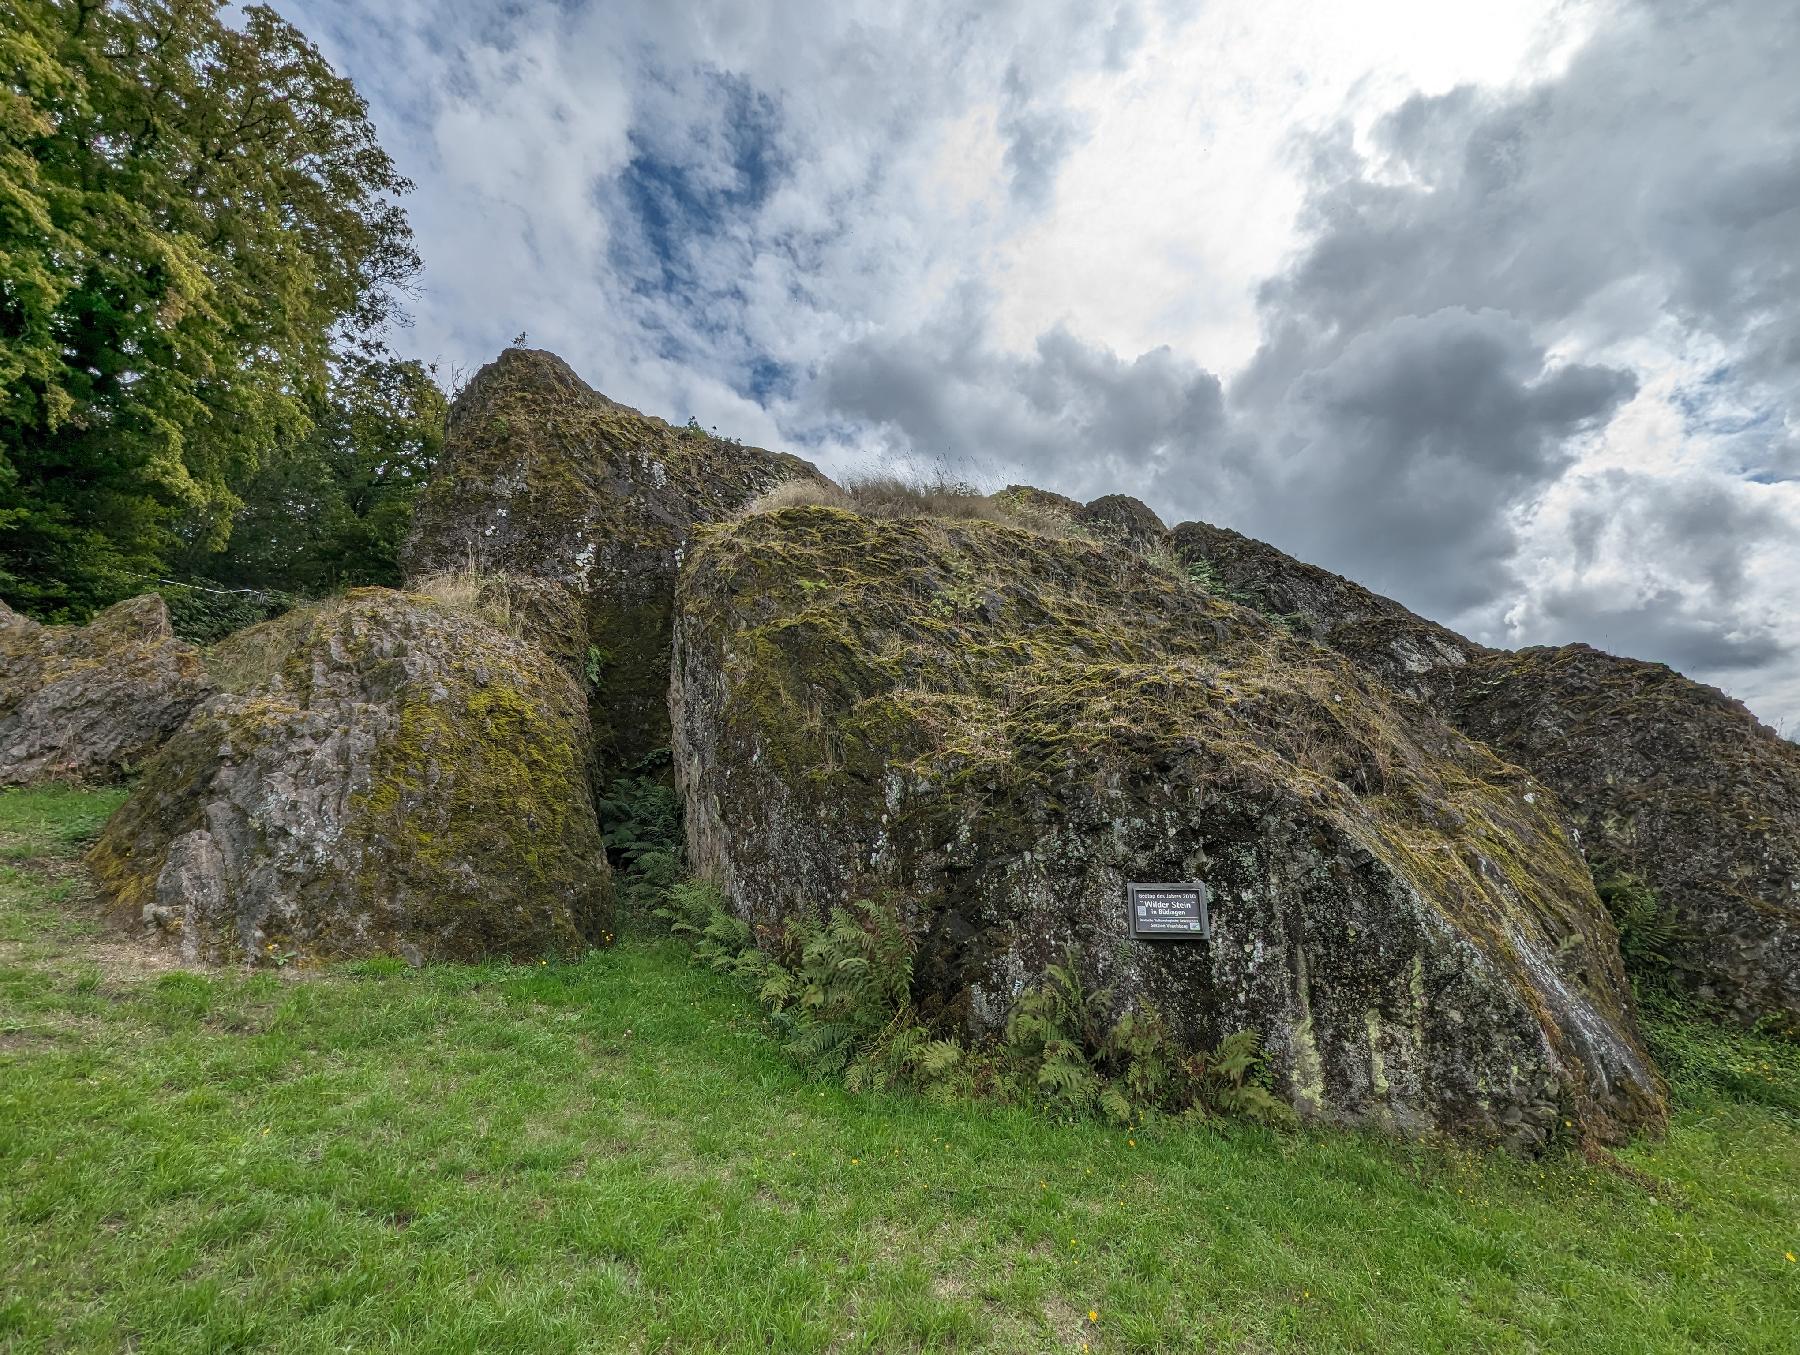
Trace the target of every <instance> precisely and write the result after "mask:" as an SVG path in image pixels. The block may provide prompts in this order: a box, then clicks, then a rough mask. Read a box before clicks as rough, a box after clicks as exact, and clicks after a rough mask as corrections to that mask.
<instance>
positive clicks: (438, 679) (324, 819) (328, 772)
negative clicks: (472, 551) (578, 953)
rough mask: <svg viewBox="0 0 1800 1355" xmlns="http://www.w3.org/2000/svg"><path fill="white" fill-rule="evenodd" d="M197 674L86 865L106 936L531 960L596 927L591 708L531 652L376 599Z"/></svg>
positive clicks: (379, 594) (293, 627) (597, 853)
mask: <svg viewBox="0 0 1800 1355" xmlns="http://www.w3.org/2000/svg"><path fill="white" fill-rule="evenodd" d="M213 661H214V665H215V671H216V672H217V673H218V674H219V678H220V682H221V684H222V686H223V687H224V690H222V691H221V692H219V694H217V695H215V696H214V697H212V698H211V699H210V700H208V701H207V702H206V703H204V704H203V705H202V706H200V707H199V708H198V709H197V710H195V711H194V713H193V714H192V715H191V716H190V718H189V719H188V721H187V722H186V724H184V725H183V726H182V728H181V729H180V731H179V732H178V733H177V734H176V735H175V736H174V738H172V739H171V740H170V741H169V742H168V744H167V745H166V746H165V747H164V748H163V750H162V751H161V752H160V753H159V754H158V755H157V757H156V758H155V759H154V760H153V761H152V762H151V763H150V765H149V766H148V767H147V768H146V770H145V772H144V774H143V776H142V778H141V780H140V781H139V783H138V785H137V786H136V787H135V788H134V790H133V792H132V795H131V797H130V798H129V799H128V800H127V801H126V803H125V805H124V806H123V807H122V808H121V809H120V810H119V812H118V813H117V814H116V815H115V816H114V817H113V819H112V820H111V822H109V823H108V825H107V827H106V830H105V832H104V834H103V835H102V837H101V839H100V841H99V843H98V844H97V845H96V847H95V848H94V851H93V852H92V854H91V857H90V863H91V865H92V866H93V868H94V871H95V873H96V876H97V878H98V879H99V881H100V883H101V885H102V887H103V888H104V889H105V891H106V893H107V895H108V896H109V898H110V900H111V903H112V907H113V908H114V910H115V911H116V913H117V915H118V916H119V917H120V918H121V919H122V920H124V921H126V922H128V923H130V924H133V925H142V926H144V927H146V928H148V929H149V930H150V931H151V932H153V933H161V934H164V935H166V936H168V937H170V938H171V939H172V940H173V941H174V942H175V943H176V944H177V945H178V946H179V947H180V949H181V950H182V952H183V953H184V954H185V955H187V956H188V957H190V958H193V959H202V960H209V961H220V962H228V961H251V962H254V961H257V960H259V959H266V958H267V957H269V956H271V955H273V956H280V957H284V958H287V957H300V958H323V957H339V956H354V955H368V954H397V955H402V956H405V957H406V958H408V959H409V960H412V961H413V962H415V963H417V962H423V961H427V960H469V959H478V958H483V957H488V956H502V955H504V956H514V957H526V956H537V955H543V954H547V953H556V952H568V951H574V950H576V949H578V948H580V947H582V946H584V945H587V944H591V943H595V942H598V941H601V940H603V939H605V937H606V936H607V935H608V934H609V933H610V929H611V925H612V912H611V909H612V884H611V875H610V872H609V870H608V867H607V863H606V859H605V853H604V851H603V850H602V847H601V843H600V835H599V827H598V823H597V821H596V819H595V815H594V807H593V801H592V798H591V795H590V792H589V788H588V784H587V777H586V765H585V764H586V754H587V747H588V739H589V734H588V724H587V712H586V705H585V702H584V700H583V696H582V692H581V689H580V687H579V685H578V684H577V683H576V681H575V680H574V678H573V677H572V676H570V675H569V674H568V673H567V672H566V671H565V670H564V668H563V667H562V666H560V665H559V664H558V663H557V662H556V661H555V660H553V659H552V658H550V657H549V656H547V655H546V654H545V653H544V652H543V651H542V650H541V649H539V648H538V647H537V646H536V645H534V644H532V643H529V642H527V641H525V640H521V639H519V638H517V637H515V636H512V635H509V634H507V633H506V632H505V631H503V630H501V629H500V628H498V627H497V626H495V625H493V624H492V623H491V622H489V621H488V620H486V619H485V618H483V617H482V616H480V615H478V614H476V613H475V612H473V611H471V610H467V609H463V608H458V607H455V606H451V605H447V604H445V603H443V602H440V601H438V600H435V599H432V598H429V597H425V596H422V595H414V594H407V593H400V592H394V591H391V590H388V589H373V588H372V589H358V590H355V591H352V592H351V593H349V594H347V595H346V596H344V597H343V598H340V599H334V600H332V601H328V602H323V603H319V604H317V605H314V606H311V607H307V608H303V609H301V610H298V611H295V612H292V613H290V614H288V615H286V616H284V617H281V618H279V619H278V620H275V621H271V622H267V623H264V624H263V625H260V626H255V627H252V628H250V629H248V630H246V631H242V632H240V633H239V634H237V635H236V636H233V637H232V638H231V639H230V640H228V641H227V642H225V644H224V645H222V646H220V648H219V651H218V652H217V653H216V654H215V655H214V656H213Z"/></svg>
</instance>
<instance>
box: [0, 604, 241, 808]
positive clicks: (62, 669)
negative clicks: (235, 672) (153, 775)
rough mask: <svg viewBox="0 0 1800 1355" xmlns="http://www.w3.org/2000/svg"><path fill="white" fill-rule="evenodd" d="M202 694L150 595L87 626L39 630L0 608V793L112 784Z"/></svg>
mask: <svg viewBox="0 0 1800 1355" xmlns="http://www.w3.org/2000/svg"><path fill="white" fill-rule="evenodd" d="M210 691H211V683H210V682H209V681H208V679H207V675H206V670H205V667H204V666H203V665H202V663H201V660H200V651H199V650H197V649H195V648H194V646H192V645H190V644H187V643H186V642H185V641H182V640H178V639H176V638H175V632H174V630H173V629H172V628H171V627H170V625H169V609H168V607H167V605H166V604H165V603H164V602H163V600H162V599H161V598H160V597H158V596H156V595H155V594H154V593H151V594H147V595H145V596H143V597H137V598H131V599H129V600H127V601H125V602H120V603H116V604H114V605H113V606H111V607H108V608H107V609H106V610H105V611H103V612H101V613H100V614H99V615H98V616H96V617H95V618H94V619H93V620H92V621H90V622H89V623H88V624H87V625H85V626H41V625H39V624H38V623H37V622H35V621H32V620H29V619H27V618H26V617H22V616H20V615H19V614H18V613H16V612H14V611H13V610H12V609H11V608H9V607H7V606H6V605H5V604H4V603H0V785H22V784H25V783H27V782H31V781H38V780H45V779H51V778H64V779H70V780H79V781H114V780H118V779H119V778H120V777H122V776H124V775H125V774H126V773H128V772H129V771H131V770H133V769H134V768H136V767H137V766H138V765H139V764H141V763H142V762H143V761H144V760H145V759H146V758H148V757H149V756H150V755H151V754H152V753H154V752H155V751H156V749H157V748H158V747H159V746H161V744H162V742H163V741H164V740H165V739H167V738H168V737H169V735H170V734H172V733H173V732H174V731H175V729H176V727H177V726H179V725H180V724H181V722H182V720H184V719H185V718H186V717H187V714H188V712H189V711H190V710H192V709H193V708H194V707H195V706H196V705H197V704H199V702H200V701H202V700H203V699H205V697H206V696H207V694H208V693H209V692H210Z"/></svg>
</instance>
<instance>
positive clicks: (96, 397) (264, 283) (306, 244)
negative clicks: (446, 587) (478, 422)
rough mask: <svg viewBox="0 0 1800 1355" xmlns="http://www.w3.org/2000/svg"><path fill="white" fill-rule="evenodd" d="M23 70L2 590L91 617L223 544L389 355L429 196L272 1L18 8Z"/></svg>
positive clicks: (14, 62) (3, 25)
mask: <svg viewBox="0 0 1800 1355" xmlns="http://www.w3.org/2000/svg"><path fill="white" fill-rule="evenodd" d="M227 14H229V16H230V22H226V16H227ZM0 64H3V65H4V66H5V68H6V70H7V71H8V72H9V75H8V77H7V79H6V81H5V82H4V83H0V592H3V593H4V594H5V595H6V596H7V597H8V598H9V599H11V600H12V601H13V602H14V603H16V604H17V605H19V606H20V607H21V608H22V609H24V610H27V611H30V612H32V613H34V614H36V615H38V616H40V617H43V618H46V619H52V620H64V619H82V618H84V617H85V616H86V615H87V614H88V613H90V612H92V611H93V610H94V609H95V608H97V607H99V606H101V605H104V604H106V603H108V602H111V601H113V600H116V599H117V598H119V597H122V596H126V595H128V594H130V593H133V592H135V591H140V590H141V588H142V586H143V584H144V582H145V580H147V579H153V578H156V577H160V576H162V575H164V574H167V573H168V572H169V562H170V560H171V559H172V558H173V556H174V555H176V554H177V553H178V552H180V551H181V550H183V549H199V550H202V551H216V550H220V549H222V548H223V547H224V545H225V543H226V539H227V536H228V534H229V531H230V524H231V520H232V515H233V513H234V511H235V510H236V509H237V508H238V506H239V504H240V501H241V499H240V495H239V492H238V489H239V487H240V486H242V485H243V484H244V483H245V482H246V481H247V480H248V479H249V478H250V477H252V476H254V475H255V474H256V473H257V472H258V471H259V470H260V469H262V468H264V467H266V466H268V465H270V464H272V463H273V461H274V459H275V458H276V457H277V456H278V455H279V453H280V452H281V450H282V449H284V448H292V447H296V446H298V445H300V444H302V443H303V442H304V441H305V440H306V438H307V436H308V434H309V429H310V427H311V424H312V421H313V418H314V416H315V415H316V413H317V411H318V405H319V402H320V401H321V400H323V398H324V394H325V392H326V391H327V389H328V387H329V386H330V384H331V374H332V370H333V367H334V363H338V362H341V361H342V360H344V359H346V358H347V357H348V356H349V355H353V354H363V355H367V354H370V353H371V352H373V351H374V344H373V341H372V339H371V337H370V336H372V335H375V334H377V333H379V332H380V330H381V329H382V328H383V327H384V326H385V325H386V324H387V323H388V322H390V321H391V320H393V319H394V318H396V316H397V314H398V312H397V307H396V299H397V297H398V296H399V294H400V292H401V291H402V289H403V288H404V286H405V284H406V282H407V280H408V279H409V278H410V277H411V276H412V275H413V274H414V273H415V272H416V271H417V268H418V259H417V256H416V255H415V254H414V253H413V248H412V239H411V233H410V230H409V229H408V227H407V224H406V220H405V216H404V215H403V213H402V212H401V211H400V209H399V207H398V206H397V205H396V204H395V198H396V197H397V196H398V195H399V194H401V193H402V192H404V191H405V190H406V189H407V188H408V187H409V185H408V184H407V183H406V181H405V180H404V179H403V178H401V176H400V175H399V174H398V173H397V172H396V171H395V169H394V166H393V164H392V162H391V161H390V160H389V158H388V157H387V155H386V154H385V153H384V152H383V151H382V150H381V147H380V146H379V144H378V143H377V141H376V138H375V131H374V128H373V126H372V125H371V124H370V122H369V119H368V113H367V108H366V106H365V105H364V103H363V100H362V99H361V97H360V96H359V95H358V94H357V93H356V90H355V89H354V87H353V86H352V85H351V84H350V83H349V82H348V81H347V80H344V79H343V78H341V77H340V76H338V75H337V74H336V73H335V72H334V71H333V70H332V69H331V68H330V66H329V65H328V64H327V63H326V62H325V60H324V58H323V57H322V56H321V55H320V54H319V52H318V50H317V49H316V48H315V47H313V46H312V44H311V43H309V42H308V41H307V40H306V38H305V37H304V36H303V35H302V34H301V33H300V32H299V31H298V30H297V29H295V28H294V27H293V26H292V25H291V24H289V23H288V22H287V21H286V20H284V19H283V18H281V17H280V16H279V15H278V14H276V13H275V11H274V10H273V9H270V8H269V7H268V6H266V5H251V6H249V7H248V8H246V9H243V10H242V11H228V10H227V8H226V7H225V6H224V5H223V4H222V3H220V0H111V2H110V3H99V2H98V0H0Z"/></svg>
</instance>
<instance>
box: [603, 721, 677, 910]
mask: <svg viewBox="0 0 1800 1355" xmlns="http://www.w3.org/2000/svg"><path fill="white" fill-rule="evenodd" d="M669 761H670V755H669V750H668V749H666V748H661V749H658V750H657V751H656V752H654V753H651V754H650V755H649V756H648V757H646V758H644V759H643V760H642V761H640V762H638V763H637V764H636V765H635V766H633V767H632V768H631V769H630V770H629V771H628V772H626V773H625V774H624V775H623V776H618V777H615V778H614V779H613V782H612V784H611V785H610V786H609V787H608V788H607V792H606V794H604V795H601V796H598V797H596V800H595V806H594V807H595V809H597V810H598V811H599V815H600V828H601V832H602V835H603V836H604V837H605V839H606V854H607V858H608V860H609V861H610V862H611V864H612V868H613V871H614V873H615V875H616V876H617V878H618V882H619V894H620V902H621V903H622V904H623V905H624V908H625V911H626V912H627V914H628V915H635V916H638V917H643V916H647V915H649V914H652V913H654V912H655V911H656V910H657V909H658V908H660V907H661V906H662V904H663V902H664V900H665V897H666V895H667V894H668V891H669V890H670V888H672V887H673V886H674V884H675V882H676V881H677V880H679V879H680V878H681V856H682V847H683V839H684V837H685V831H684V828H683V824H682V812H681V797H680V796H679V795H678V794H677V793H676V790H675V787H674V786H672V785H670V784H669V780H668V767H669Z"/></svg>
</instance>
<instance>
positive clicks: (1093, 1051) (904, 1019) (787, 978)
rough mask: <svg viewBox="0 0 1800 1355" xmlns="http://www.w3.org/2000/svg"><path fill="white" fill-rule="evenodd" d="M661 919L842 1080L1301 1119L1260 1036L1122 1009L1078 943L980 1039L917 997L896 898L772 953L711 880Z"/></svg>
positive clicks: (677, 890)
mask: <svg viewBox="0 0 1800 1355" xmlns="http://www.w3.org/2000/svg"><path fill="white" fill-rule="evenodd" d="M661 916H663V917H665V918H667V919H668V920H669V921H670V923H671V926H672V929H673V931H674V932H675V934H676V935H678V936H682V937H685V938H686V939H688V940H689V941H690V942H691V943H692V944H693V946H694V954H695V958H696V959H697V960H699V961H700V962H701V963H704V964H706V965H708V966H710V967H711V968H713V969H714V970H717V971H718V972H720V973H723V974H730V975H732V976H733V977H735V978H737V979H740V980H742V981H744V982H746V983H748V984H749V985H750V986H751V987H753V988H754V989H755V991H756V995H757V998H758V1000H759V1001H760V1002H761V1003H762V1005H763V1007H764V1009H765V1010H766V1011H767V1012H768V1013H769V1016H770V1018H771V1020H772V1022H773V1024H774V1025H775V1027H776V1029H777V1031H778V1032H779V1033H780V1035H781V1037H782V1047H783V1049H784V1050H785V1051H786V1052H787V1054H788V1055H789V1057H791V1058H792V1059H793V1060H794V1061H795V1062H796V1063H797V1064H798V1065H800V1066H801V1067H803V1068H805V1069H806V1070H808V1072H809V1073H811V1074H812V1075H814V1076H841V1077H842V1078H843V1081H844V1084H845V1086H846V1087H848V1088H849V1089H850V1090H851V1091H867V1090H871V1089H875V1088H887V1087H894V1086H900V1085H905V1086H910V1087H912V1088H914V1089H915V1090H918V1091H922V1092H924V1093H925V1094H926V1095H928V1096H931V1097H933V1098H935V1099H939V1100H946V1099H953V1098H958V1097H962V1098H968V1097H977V1096H980V1097H988V1098H993V1099H999V1100H1003V1101H1009V1102H1014V1103H1018V1104H1024V1105H1030V1106H1034V1107H1037V1108H1039V1109H1041V1110H1044V1111H1046V1112H1047V1113H1049V1114H1050V1115H1051V1116H1053V1117H1055V1118H1057V1119H1063V1120H1070V1121H1074V1120H1080V1119H1088V1118H1092V1117H1095V1116H1103V1117H1105V1118H1108V1119H1111V1120H1113V1121H1115V1122H1117V1123H1120V1124H1130V1123H1134V1122H1137V1121H1141V1120H1143V1119H1144V1118H1145V1117H1146V1116H1150V1115H1155V1114H1159V1113H1171V1114H1180V1115H1185V1116H1188V1117H1189V1118H1204V1117H1206V1116H1210V1115H1229V1116H1235V1117H1239V1118H1242V1119H1248V1120H1254V1121H1256V1122H1258V1123H1261V1124H1267V1125H1280V1126H1287V1125H1291V1124H1292V1123H1293V1122H1294V1116H1293V1112H1292V1111H1291V1110H1290V1109H1289V1108H1288V1107H1287V1106H1286V1105H1285V1104H1284V1103H1283V1102H1281V1101H1280V1100H1278V1099H1277V1098H1276V1097H1275V1095H1274V1094H1273V1093H1272V1092H1271V1091H1270V1090H1269V1088H1268V1083H1267V1079H1266V1077H1265V1076H1264V1073H1263V1060H1262V1054H1261V1041H1260V1039H1259V1038H1258V1036H1257V1035H1256V1034H1255V1032H1251V1031H1243V1032H1239V1033H1238V1034H1236V1035H1232V1036H1229V1037H1227V1038H1226V1039H1225V1040H1223V1041H1221V1042H1220V1044H1219V1046H1218V1048H1217V1049H1215V1050H1212V1051H1211V1052H1206V1051H1197V1052H1192V1053H1185V1054H1184V1053H1183V1052H1181V1051H1180V1050H1179V1049H1178V1048H1177V1047H1176V1045H1175V1043H1174V1041H1173V1039H1172V1037H1171V1036H1170V1033H1169V1029H1168V1024H1167V1022H1165V1021H1164V1019H1163V1017H1162V1015H1161V1013H1159V1012H1157V1011H1156V1010H1155V1009H1154V1008H1152V1007H1148V1006H1145V1007H1141V1008H1137V1009H1134V1010H1128V1011H1126V1012H1125V1013H1123V1014H1122V1015H1120V1016H1119V1017H1117V1018H1116V1019H1114V1018H1113V1017H1112V1015H1111V1006H1112V1003H1111V997H1110V994H1108V993H1106V992H1098V993H1090V992H1088V991H1087V990H1086V989H1085V987H1084V986H1083V984H1082V980H1081V972H1080V966H1079V964H1078V963H1077V958H1076V956H1075V955H1074V954H1072V953H1071V954H1070V955H1069V956H1068V957H1067V958H1066V959H1065V960H1064V962H1063V963H1061V964H1052V965H1049V966H1048V967H1047V968H1046V969H1045V971H1044V974H1043V976H1042V977H1041V978H1040V979H1039V981H1038V982H1037V983H1035V984H1033V985H1031V986H1030V987H1029V988H1027V989H1026V990H1025V992H1023V993H1022V994H1020V996H1019V999H1018V1001H1017V1002H1016V1003H1015V1004H1014V1006H1013V1010H1012V1013H1011V1015H1010V1016H1009V1018H1008V1020H1007V1024H1006V1030H1005V1033H1004V1035H1003V1036H1002V1038H1001V1039H1000V1040H998V1041H996V1042H992V1043H990V1044H989V1045H987V1046H983V1047H977V1048H973V1049H970V1048H965V1047H964V1045H963V1044H962V1043H961V1042H959V1041H958V1040H955V1039H951V1038H944V1037H943V1036H941V1035H939V1034H936V1033H934V1032H933V1030H932V1028H931V1026H930V1024H929V1023H928V1022H927V1021H925V1020H924V1019H923V1018H922V1016H921V1013H920V1012H919V1011H918V1009H917V1007H916V1006H915V1005H914V1003H913V1000H912V967H913V956H914V947H915V939H914V937H913V936H912V934H911V933H910V932H909V931H908V930H907V928H906V927H905V925H904V924H903V923H902V921H901V918H900V910H899V908H898V907H897V905H896V904H895V903H894V902H893V901H892V900H891V899H888V898H885V897H883V898H877V899H869V900H862V901H859V902H856V903H853V904H851V905H850V906H849V907H845V908H834V909H833V910H832V911H831V915H830V916H829V917H828V918H827V919H825V921H823V922H822V923H820V922H811V921H807V920H805V919H802V918H794V919H790V920H789V921H788V923H787V924H786V926H785V927H784V928H783V929H782V931H781V934H780V936H779V937H778V938H776V939H775V940H774V941H773V942H772V943H765V944H764V945H763V946H761V947H759V946H758V944H757V940H758V938H757V937H756V936H755V934H754V933H753V932H752V931H751V928H750V927H749V925H748V924H747V923H745V922H744V921H743V920H742V919H740V918H738V917H735V916H733V915H732V914H731V913H730V912H729V911H728V910H727V909H726V907H725V901H724V898H723V896H722V895H721V894H720V892H719V890H718V888H717V887H716V886H713V885H710V884H697V883H693V882H687V883H683V884H679V885H677V886H675V887H674V888H673V889H672V890H670V891H669V894H668V902H667V904H666V906H665V907H664V909H663V910H662V912H661Z"/></svg>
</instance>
